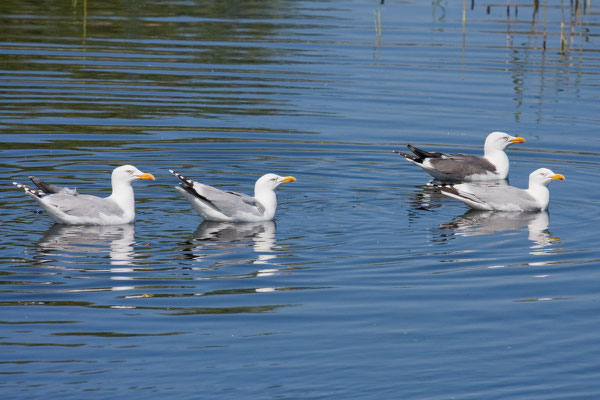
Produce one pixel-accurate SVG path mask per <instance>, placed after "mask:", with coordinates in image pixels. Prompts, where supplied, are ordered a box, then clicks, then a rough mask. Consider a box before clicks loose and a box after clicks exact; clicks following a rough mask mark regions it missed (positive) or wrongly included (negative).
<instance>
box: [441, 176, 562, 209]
mask: <svg viewBox="0 0 600 400" xmlns="http://www.w3.org/2000/svg"><path fill="white" fill-rule="evenodd" d="M564 179H565V177H564V176H563V175H561V174H555V173H554V172H552V171H550V170H549V169H548V168H540V169H536V170H535V171H533V172H532V173H531V174H529V188H528V189H519V188H516V187H514V186H482V185H476V184H472V183H461V184H458V185H444V186H442V187H441V191H442V193H443V194H445V195H446V196H450V197H453V198H455V199H458V200H460V201H462V202H463V203H465V204H466V205H468V206H469V207H471V208H473V209H475V210H486V211H544V210H545V209H546V208H547V207H548V203H549V202H550V191H549V190H548V188H547V186H548V184H549V183H550V182H551V181H553V180H561V181H562V180H564Z"/></svg>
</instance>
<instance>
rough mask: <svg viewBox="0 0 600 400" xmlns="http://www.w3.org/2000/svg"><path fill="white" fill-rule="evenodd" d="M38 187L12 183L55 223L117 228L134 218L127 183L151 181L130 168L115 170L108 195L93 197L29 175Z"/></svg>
mask: <svg viewBox="0 0 600 400" xmlns="http://www.w3.org/2000/svg"><path fill="white" fill-rule="evenodd" d="M29 179H31V181H32V182H33V183H34V184H35V185H36V186H37V187H38V189H36V188H31V187H29V186H27V185H23V184H20V183H17V182H13V185H16V186H17V187H19V188H20V189H23V190H25V193H27V194H28V195H29V196H31V197H32V198H33V199H34V200H36V201H37V202H38V203H40V205H41V206H42V207H43V208H44V210H45V211H46V213H47V214H48V215H49V216H50V218H52V219H53V220H54V221H55V222H56V223H59V224H66V225H121V224H129V223H131V222H133V220H134V219H135V204H134V196H133V188H132V187H131V183H132V182H133V181H135V180H138V179H149V180H154V176H153V175H152V174H148V173H143V172H141V171H140V170H139V169H137V168H136V167H134V166H132V165H123V166H121V167H118V168H115V169H114V170H113V172H112V175H111V182H112V194H111V195H110V196H108V197H105V198H102V197H96V196H90V195H86V194H79V193H77V191H76V190H75V189H69V188H63V187H59V186H56V185H52V184H50V183H46V182H44V181H43V180H41V179H39V178H36V177H35V176H30V177H29Z"/></svg>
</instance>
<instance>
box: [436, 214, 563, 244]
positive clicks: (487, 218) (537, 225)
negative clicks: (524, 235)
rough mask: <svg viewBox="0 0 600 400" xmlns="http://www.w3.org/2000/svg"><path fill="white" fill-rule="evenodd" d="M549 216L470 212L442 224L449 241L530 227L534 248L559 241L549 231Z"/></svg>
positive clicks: (530, 237) (528, 228)
mask: <svg viewBox="0 0 600 400" xmlns="http://www.w3.org/2000/svg"><path fill="white" fill-rule="evenodd" d="M548 224H549V215H548V212H547V211H543V212H498V211H478V210H469V211H467V212H466V213H465V214H463V215H461V216H459V217H456V218H454V219H453V220H452V221H450V222H447V223H444V224H442V225H440V228H441V229H442V230H443V231H446V232H449V234H445V235H443V236H444V237H445V238H446V239H449V238H451V237H452V236H454V235H456V236H475V235H489V234H493V233H498V232H503V231H516V230H520V229H522V228H524V227H527V230H528V231H529V237H528V238H529V240H530V241H531V242H533V244H532V246H531V248H532V249H535V248H544V247H548V246H550V245H552V244H556V243H557V242H559V241H560V238H556V237H553V236H552V235H551V234H550V232H549V231H548Z"/></svg>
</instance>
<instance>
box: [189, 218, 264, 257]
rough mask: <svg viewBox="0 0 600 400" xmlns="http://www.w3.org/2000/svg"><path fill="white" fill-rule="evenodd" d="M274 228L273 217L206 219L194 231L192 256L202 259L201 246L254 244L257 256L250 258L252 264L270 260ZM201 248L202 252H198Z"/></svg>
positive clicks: (241, 246) (246, 245)
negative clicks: (214, 220) (266, 218)
mask: <svg viewBox="0 0 600 400" xmlns="http://www.w3.org/2000/svg"><path fill="white" fill-rule="evenodd" d="M275 231H276V226H275V223H274V222H273V221H264V222H243V223H234V222H212V221H204V222H202V223H201V224H200V226H198V228H197V229H196V231H195V232H194V234H193V241H192V244H193V247H192V248H190V249H189V250H190V251H192V255H191V258H194V259H202V258H203V257H202V256H201V254H202V250H203V249H206V248H208V247H210V249H213V250H214V249H216V250H231V249H243V248H249V247H250V248H252V249H253V250H254V252H255V253H256V255H255V258H253V259H252V260H247V261H248V262H251V263H253V264H269V260H272V259H274V258H276V255H275V246H276V244H275ZM195 251H198V252H199V254H196V253H195Z"/></svg>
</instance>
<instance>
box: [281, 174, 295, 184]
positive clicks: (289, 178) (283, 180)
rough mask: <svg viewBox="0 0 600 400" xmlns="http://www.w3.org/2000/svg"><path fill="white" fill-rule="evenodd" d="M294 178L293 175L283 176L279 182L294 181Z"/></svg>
mask: <svg viewBox="0 0 600 400" xmlns="http://www.w3.org/2000/svg"><path fill="white" fill-rule="evenodd" d="M295 180H296V178H294V177H293V176H284V177H283V179H282V180H281V183H286V182H294V181H295Z"/></svg>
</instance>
